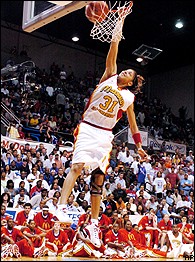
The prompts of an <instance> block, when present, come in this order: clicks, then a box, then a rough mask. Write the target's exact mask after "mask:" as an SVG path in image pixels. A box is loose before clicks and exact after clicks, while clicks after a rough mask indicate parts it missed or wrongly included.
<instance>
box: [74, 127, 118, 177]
mask: <svg viewBox="0 0 195 262" xmlns="http://www.w3.org/2000/svg"><path fill="white" fill-rule="evenodd" d="M77 132H78V134H75V135H76V137H75V139H76V140H75V144H74V152H73V158H72V163H73V164H76V163H84V164H85V167H88V168H89V169H91V171H92V170H94V169H96V168H97V167H99V168H100V169H101V170H102V171H103V172H104V173H105V171H106V169H107V168H108V166H109V159H110V152H111V150H112V140H113V138H114V135H113V134H112V131H107V130H103V129H100V128H96V127H93V126H91V125H88V124H86V123H80V124H79V126H78V127H77V131H76V132H75V133H77Z"/></svg>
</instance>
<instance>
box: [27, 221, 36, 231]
mask: <svg viewBox="0 0 195 262" xmlns="http://www.w3.org/2000/svg"><path fill="white" fill-rule="evenodd" d="M35 226H36V224H35V222H34V221H31V222H30V224H29V227H30V229H34V228H35Z"/></svg>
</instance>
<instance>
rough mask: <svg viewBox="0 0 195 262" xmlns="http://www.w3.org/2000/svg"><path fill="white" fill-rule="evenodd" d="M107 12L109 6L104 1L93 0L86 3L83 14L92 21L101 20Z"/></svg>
mask: <svg viewBox="0 0 195 262" xmlns="http://www.w3.org/2000/svg"><path fill="white" fill-rule="evenodd" d="M108 12H109V7H108V5H107V4H106V2H104V1H93V2H91V3H89V4H88V5H86V7H85V16H86V17H87V19H88V20H89V21H90V22H92V23H96V22H102V21H103V20H105V18H106V16H107V14H108Z"/></svg>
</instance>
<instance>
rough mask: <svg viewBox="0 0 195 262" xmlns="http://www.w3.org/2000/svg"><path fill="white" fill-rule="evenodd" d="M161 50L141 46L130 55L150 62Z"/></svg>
mask: <svg viewBox="0 0 195 262" xmlns="http://www.w3.org/2000/svg"><path fill="white" fill-rule="evenodd" d="M162 51H163V50H161V49H158V48H155V47H152V46H148V45H144V44H143V45H141V46H140V47H139V48H137V49H136V50H135V51H133V53H132V54H134V55H137V56H139V57H143V58H147V59H150V60H153V59H154V58H156V57H157V55H159V54H160V53H161V52H162Z"/></svg>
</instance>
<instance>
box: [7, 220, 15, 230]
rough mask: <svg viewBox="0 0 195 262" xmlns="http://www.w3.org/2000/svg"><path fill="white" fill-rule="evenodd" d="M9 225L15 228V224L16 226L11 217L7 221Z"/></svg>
mask: <svg viewBox="0 0 195 262" xmlns="http://www.w3.org/2000/svg"><path fill="white" fill-rule="evenodd" d="M7 225H8V228H13V226H14V221H13V220H12V219H9V220H8V221H7Z"/></svg>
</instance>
